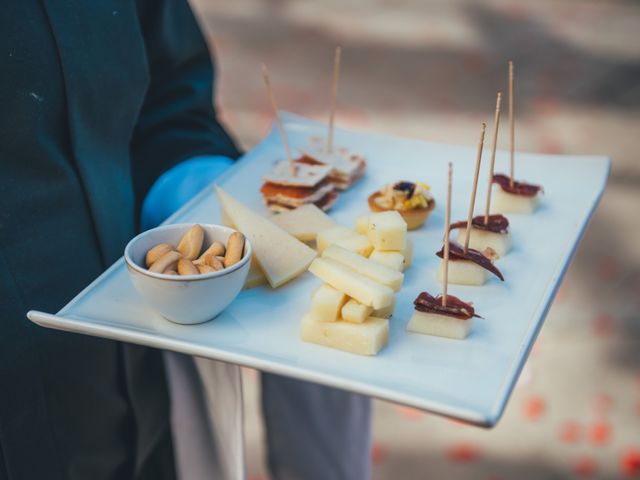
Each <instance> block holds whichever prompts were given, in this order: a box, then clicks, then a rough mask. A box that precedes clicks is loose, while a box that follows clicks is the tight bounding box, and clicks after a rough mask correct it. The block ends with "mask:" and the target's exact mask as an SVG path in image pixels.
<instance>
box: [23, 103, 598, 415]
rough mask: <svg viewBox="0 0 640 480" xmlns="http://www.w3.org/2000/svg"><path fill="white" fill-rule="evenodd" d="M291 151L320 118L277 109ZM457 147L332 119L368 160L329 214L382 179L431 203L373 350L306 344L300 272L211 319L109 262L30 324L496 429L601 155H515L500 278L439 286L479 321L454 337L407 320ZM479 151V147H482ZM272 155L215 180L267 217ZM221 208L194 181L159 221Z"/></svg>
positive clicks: (352, 208) (274, 140) (350, 214)
mask: <svg viewBox="0 0 640 480" xmlns="http://www.w3.org/2000/svg"><path fill="white" fill-rule="evenodd" d="M284 120H285V122H286V126H287V131H288V133H289V138H290V142H291V143H292V148H293V149H296V148H299V147H300V146H303V145H304V144H305V143H306V142H307V139H308V137H309V136H310V135H324V134H325V131H326V126H325V125H324V124H321V123H317V122H313V121H310V120H306V119H303V118H301V117H297V116H293V115H290V114H286V115H284ZM474 135H475V134H474V133H473V132H470V137H469V146H468V147H463V146H452V145H444V144H438V143H430V142H425V141H418V140H411V139H401V138H396V137H390V136H383V135H371V134H364V133H356V132H350V131H346V130H341V129H338V130H336V132H335V142H336V144H337V145H340V146H347V147H349V148H351V149H353V150H354V151H358V152H360V153H362V154H364V155H365V157H366V158H367V161H368V164H369V165H368V170H367V172H366V174H365V176H364V177H363V178H362V179H361V180H359V181H358V182H357V183H356V184H355V185H354V186H353V187H352V188H351V189H349V190H348V191H347V192H345V193H343V194H341V195H340V198H339V199H338V201H337V203H336V205H335V207H334V208H333V209H332V211H331V212H330V213H331V216H332V217H333V218H334V219H335V220H336V222H338V223H340V224H343V225H347V226H353V225H354V223H355V220H356V218H357V217H358V216H359V215H361V214H363V213H365V212H366V211H367V197H368V195H369V194H371V192H373V191H375V190H377V189H379V188H380V187H382V185H384V184H385V183H387V182H389V181H392V180H400V179H405V180H413V181H417V180H420V181H425V182H427V183H428V184H430V185H431V186H432V190H433V194H434V196H435V198H436V200H437V202H438V204H437V207H436V209H435V211H434V212H433V214H432V215H431V216H430V217H429V219H428V220H427V224H426V227H423V228H421V229H419V230H416V231H412V232H410V233H409V238H411V239H412V241H413V242H414V245H415V258H414V263H413V265H412V266H411V268H410V269H409V270H408V271H407V272H406V275H405V283H404V286H403V287H402V290H400V292H398V294H397V300H398V306H397V308H396V312H395V314H394V316H393V317H392V318H391V320H390V338H389V344H388V345H387V346H386V347H385V348H384V349H383V350H382V351H381V352H380V353H379V354H378V355H377V356H375V357H362V356H358V355H353V354H349V353H346V352H341V351H337V350H332V349H329V348H325V347H321V346H318V345H312V344H308V343H304V342H302V341H301V340H300V338H299V328H300V320H301V318H302V316H303V315H304V313H305V312H306V311H307V310H308V308H309V303H310V295H311V292H312V291H313V290H314V289H315V288H316V287H318V286H319V285H320V284H321V281H320V280H318V279H317V278H316V277H314V276H313V275H311V274H309V273H305V274H303V275H302V276H300V277H299V278H298V279H296V280H295V281H293V282H291V283H289V284H287V285H285V286H283V287H281V288H279V289H277V290H272V289H270V288H269V287H267V286H264V287H258V288H255V289H252V290H246V291H243V292H241V293H240V294H239V295H238V297H237V298H236V300H235V301H233V302H232V303H231V304H230V305H229V306H228V307H227V308H226V310H224V311H223V312H222V313H221V314H220V315H219V316H218V317H217V318H216V319H215V321H213V322H207V323H203V324H200V325H192V326H185V325H177V324H175V323H171V322H167V321H166V320H165V319H164V318H162V317H161V316H160V315H159V314H157V313H156V312H155V311H154V310H153V309H152V308H150V307H149V306H148V305H147V304H146V303H145V302H144V301H143V300H142V298H140V296H139V295H138V293H137V292H136V290H135V289H134V288H133V285H132V283H131V279H130V277H129V274H128V273H127V269H126V267H125V264H124V262H123V261H119V262H117V263H116V264H114V265H113V266H112V267H111V268H110V269H109V270H107V271H106V272H105V273H104V274H103V275H102V276H100V277H99V278H98V279H97V280H95V281H94V282H93V283H92V284H91V285H90V286H88V287H87V288H86V289H85V290H84V291H83V292H81V293H80V294H79V295H78V296H77V297H76V298H75V299H73V300H72V301H71V302H70V303H69V304H68V305H67V306H66V307H64V308H63V309H62V310H61V311H60V312H58V313H57V314H55V315H53V314H48V313H42V312H30V313H29V318H31V319H32V320H33V321H35V322H37V323H39V324H40V325H43V326H46V327H51V328H56V329H61V330H68V331H73V332H79V333H84V334H87V335H95V336H100V337H106V338H113V339H117V340H122V341H125V342H132V343H139V344H143V345H150V346H153V347H158V348H164V349H168V350H174V351H177V352H183V353H188V354H192V355H198V356H202V357H209V358H214V359H218V360H223V361H226V362H232V363H237V364H240V365H247V366H250V367H254V368H257V369H260V370H265V371H269V372H275V373H279V374H282V375H286V376H290V377H295V378H300V379H304V380H308V381H312V382H318V383H322V384H325V385H331V386H334V387H338V388H342V389H345V390H350V391H353V392H358V393H363V394H366V395H372V396H375V397H379V398H383V399H387V400H391V401H395V402H399V403H403V404H407V405H411V406H414V407H417V408H421V409H424V410H428V411H431V412H435V413H438V414H442V415H447V416H449V417H455V418H458V419H462V420H465V421H468V422H471V423H475V424H478V425H484V426H491V425H494V424H495V423H496V422H497V421H498V419H499V418H500V416H501V414H502V412H503V411H504V408H505V405H506V402H507V400H508V398H509V395H510V393H511V391H512V389H513V386H514V384H515V382H516V380H517V378H518V375H519V373H520V370H521V368H522V366H523V364H524V362H525V360H526V358H527V355H528V353H529V350H530V348H531V346H532V344H533V342H534V340H535V338H536V336H537V334H538V331H539V329H540V328H541V326H542V324H543V321H544V318H545V316H546V314H547V310H548V309H549V306H550V305H551V301H552V300H553V297H554V295H555V292H556V290H557V288H558V286H559V284H560V281H561V280H562V277H563V275H564V272H565V271H566V269H567V267H568V265H569V263H570V261H571V257H572V255H573V253H574V251H575V249H576V247H577V245H578V242H579V241H580V238H581V236H582V233H583V231H584V229H585V227H586V225H587V223H588V221H589V218H590V217H591V214H592V213H593V211H594V209H595V207H596V205H597V203H598V200H599V198H600V196H601V194H602V192H603V190H604V187H605V183H606V180H607V176H608V172H609V164H610V161H609V159H607V158H606V157H602V156H560V155H541V154H531V153H518V154H517V157H516V162H517V163H516V172H517V174H518V179H523V180H526V181H529V182H531V183H539V184H541V185H543V186H544V189H545V195H544V197H543V198H542V201H541V204H540V208H539V209H538V211H537V212H536V213H535V214H534V215H528V216H523V215H513V216H511V218H510V220H511V231H512V240H513V249H512V250H511V252H509V254H508V255H506V256H505V257H504V258H502V259H500V260H499V261H498V266H499V268H500V269H501V270H502V272H503V274H504V276H505V278H506V281H505V282H504V283H503V282H500V281H499V280H497V279H496V278H492V279H491V280H490V281H489V282H488V283H487V284H486V285H485V286H482V287H465V286H458V285H451V286H450V287H449V292H450V293H451V294H453V295H456V296H458V297H460V298H462V299H464V300H468V301H472V302H474V305H475V307H476V311H477V312H478V313H479V314H480V315H482V317H484V318H483V319H477V321H476V322H475V323H474V325H473V329H472V331H471V333H470V335H469V337H468V338H467V339H466V340H452V339H446V338H439V337H430V336H425V335H419V334H415V333H409V332H407V331H406V330H405V327H406V324H407V322H408V321H409V319H410V317H411V314H412V311H413V303H412V302H413V300H414V298H415V297H416V296H417V295H418V293H419V292H421V291H423V290H427V291H429V292H432V293H438V292H440V289H441V286H440V285H439V284H438V282H437V279H436V272H437V269H438V264H439V259H438V258H437V257H436V256H435V255H434V253H435V252H436V251H437V250H438V249H439V248H440V247H441V245H442V229H443V223H444V209H443V207H444V199H445V191H446V175H447V167H446V166H447V162H448V161H452V162H453V165H454V178H453V208H452V219H453V220H460V219H465V218H466V215H467V208H468V193H469V187H470V185H471V183H472V176H473V166H474V162H475V149H476V145H475V144H474V142H473V138H474ZM485 151H486V149H485ZM283 157H284V151H283V147H282V142H281V140H280V137H279V135H278V133H277V129H276V130H275V131H272V133H271V134H270V135H269V136H268V137H267V138H266V139H265V140H264V141H262V142H261V143H260V144H259V145H257V146H256V147H255V148H253V149H252V150H251V151H250V152H248V153H247V154H246V155H245V156H244V157H243V158H242V159H241V160H240V161H238V162H237V164H236V165H235V166H233V167H232V168H231V169H229V170H228V171H227V172H226V173H225V174H224V176H223V177H221V178H220V179H219V182H218V183H219V184H220V185H221V186H222V187H223V188H225V189H226V190H227V191H228V192H230V193H231V194H233V195H235V196H236V197H238V198H239V199H240V200H242V201H243V202H245V203H246V204H248V205H249V206H251V207H252V208H254V209H256V210H257V211H260V212H263V213H265V214H267V212H266V210H265V208H264V206H263V203H262V199H261V197H260V192H259V188H260V184H261V177H262V175H263V174H264V173H266V172H267V171H268V170H269V169H270V168H271V165H272V164H273V162H274V161H275V160H277V159H280V158H283ZM487 164H488V161H487V156H486V155H485V159H484V164H483V167H482V170H481V177H480V179H481V181H480V183H479V190H478V197H477V204H476V205H477V208H476V212H477V213H481V211H482V205H484V195H485V192H486V178H487V168H488V167H487ZM508 164H509V157H508V152H504V151H500V152H498V154H497V157H496V172H504V171H507V170H508ZM219 219H220V207H219V203H218V201H217V199H216V197H215V195H214V193H213V190H212V189H211V188H207V189H205V190H204V191H203V192H202V193H200V194H199V195H198V196H196V197H195V198H194V199H193V200H192V201H191V202H190V203H189V204H188V205H186V206H185V207H184V208H183V209H182V210H180V211H179V212H177V213H176V214H175V215H174V216H173V217H172V218H171V219H169V220H168V222H170V223H173V222H205V223H209V222H219Z"/></svg>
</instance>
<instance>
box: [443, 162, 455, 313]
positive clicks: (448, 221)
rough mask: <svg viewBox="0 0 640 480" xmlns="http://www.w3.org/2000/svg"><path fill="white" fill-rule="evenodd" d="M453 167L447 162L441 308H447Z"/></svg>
mask: <svg viewBox="0 0 640 480" xmlns="http://www.w3.org/2000/svg"><path fill="white" fill-rule="evenodd" d="M452 170H453V167H452V166H451V162H449V175H448V180H447V209H446V210H445V214H444V258H443V259H442V261H443V262H444V275H442V306H443V307H446V306H447V285H448V284H449V228H450V225H451V177H452V176H453V171H452Z"/></svg>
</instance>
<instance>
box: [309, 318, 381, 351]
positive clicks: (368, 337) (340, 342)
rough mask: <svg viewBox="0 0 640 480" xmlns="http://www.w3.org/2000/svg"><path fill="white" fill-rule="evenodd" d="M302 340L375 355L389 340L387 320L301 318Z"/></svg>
mask: <svg viewBox="0 0 640 480" xmlns="http://www.w3.org/2000/svg"><path fill="white" fill-rule="evenodd" d="M300 333H301V337H302V340H303V341H305V342H309V343H315V344H318V345H323V346H325V347H331V348H336V349H338V350H344V351H345V352H351V353H356V354H358V355H375V354H377V353H378V352H379V351H380V349H381V348H382V347H384V346H385V345H386V344H387V341H388V340H389V321H388V320H386V319H384V318H376V317H369V318H367V320H365V321H364V322H363V323H349V322H316V321H314V320H313V318H312V317H311V316H309V315H305V316H304V317H303V319H302V328H301V332H300Z"/></svg>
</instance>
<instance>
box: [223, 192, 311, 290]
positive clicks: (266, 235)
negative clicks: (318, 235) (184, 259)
mask: <svg viewBox="0 0 640 480" xmlns="http://www.w3.org/2000/svg"><path fill="white" fill-rule="evenodd" d="M215 189H216V194H217V195H218V199H219V200H220V204H221V205H222V209H223V210H224V213H225V216H226V217H228V219H229V220H230V221H231V223H233V225H235V227H236V228H237V229H238V230H240V231H241V232H242V233H243V234H244V235H245V236H246V237H247V238H248V239H249V241H250V242H251V246H252V247H253V254H254V255H255V258H256V260H257V261H258V263H259V266H260V268H261V269H262V271H263V272H264V274H265V276H266V277H267V281H268V282H269V285H271V286H272V287H273V288H277V287H279V286H280V285H283V284H285V283H287V282H288V281H289V280H292V279H294V278H296V277H297V276H298V275H300V274H301V273H303V272H304V271H305V270H306V269H307V267H308V266H309V264H310V263H311V262H312V261H313V259H314V258H315V257H316V252H315V250H313V249H312V248H309V247H308V246H307V245H305V244H304V243H302V242H301V241H299V240H297V239H296V238H294V237H293V236H291V235H289V234H288V233H287V232H285V231H284V230H283V229H281V228H280V227H278V226H277V225H276V224H274V223H273V222H271V221H269V220H267V219H266V218H265V217H263V216H262V215H259V214H257V213H256V212H254V211H252V210H251V209H250V208H248V207H247V206H246V205H244V204H242V203H241V202H239V201H238V200H236V199H235V198H233V197H232V196H231V195H229V194H228V193H227V192H225V191H224V190H222V189H221V188H220V187H218V186H216V187H215Z"/></svg>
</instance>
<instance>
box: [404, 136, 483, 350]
mask: <svg viewBox="0 0 640 480" xmlns="http://www.w3.org/2000/svg"><path fill="white" fill-rule="evenodd" d="M483 130H484V127H483ZM452 176H453V172H452V167H451V162H449V174H448V182H447V205H446V209H445V221H444V246H443V263H442V277H441V281H442V295H438V296H436V297H433V296H431V295H430V294H429V293H427V292H422V293H420V294H419V295H418V298H416V299H415V301H414V302H413V305H414V309H415V311H414V313H413V316H412V317H411V320H409V323H408V325H407V330H408V331H410V332H415V333H422V334H424V335H437V336H440V337H449V338H457V339H463V338H466V337H467V335H469V331H470V330H471V319H472V318H473V317H477V316H478V315H476V313H475V310H474V309H473V306H472V305H471V303H467V302H463V301H462V300H460V299H459V298H457V297H454V296H453V295H448V294H447V290H448V285H449V267H450V265H451V264H450V262H449V260H450V259H451V253H452V252H451V247H452V246H454V245H455V244H452V243H451V242H449V232H450V230H451V229H450V224H451V178H452ZM463 253H464V250H463Z"/></svg>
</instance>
